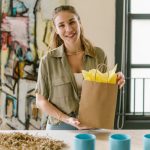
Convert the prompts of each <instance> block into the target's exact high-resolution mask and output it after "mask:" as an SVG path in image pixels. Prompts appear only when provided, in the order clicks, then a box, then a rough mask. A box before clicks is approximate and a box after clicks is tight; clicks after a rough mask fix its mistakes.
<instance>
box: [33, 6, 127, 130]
mask: <svg viewBox="0 0 150 150" xmlns="http://www.w3.org/2000/svg"><path fill="white" fill-rule="evenodd" d="M52 20H53V36H52V39H51V44H50V47H51V49H52V50H51V51H50V52H49V53H47V54H46V55H45V56H44V57H43V58H42V59H41V63H40V67H39V74H38V81H37V86H36V103H37V105H38V107H39V108H40V109H41V110H42V111H43V112H45V113H46V114H48V116H49V117H48V121H47V129H55V130H56V129H63V130H70V129H72V130H74V129H90V128H91V127H89V126H88V125H84V124H81V123H80V122H79V120H78V108H79V101H80V97H81V85H82V81H83V76H82V74H81V72H82V70H87V71H88V70H90V69H93V68H96V67H97V65H98V64H107V57H106V55H105V53H104V51H103V50H102V49H100V48H98V47H94V46H93V45H92V44H91V42H90V41H89V40H87V39H86V38H85V36H84V34H83V28H82V25H81V20H80V17H79V15H78V13H77V12H76V10H75V8H74V7H73V6H70V5H64V6H63V5H62V6H59V7H57V8H55V9H54V12H53V19H52ZM117 81H118V85H119V86H120V87H121V86H123V85H124V75H123V74H121V73H118V80H117Z"/></svg>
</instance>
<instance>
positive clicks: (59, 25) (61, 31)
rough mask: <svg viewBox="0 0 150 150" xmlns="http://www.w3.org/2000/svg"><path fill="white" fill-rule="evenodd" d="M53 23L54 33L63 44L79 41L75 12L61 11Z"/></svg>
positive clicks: (78, 24)
mask: <svg viewBox="0 0 150 150" xmlns="http://www.w3.org/2000/svg"><path fill="white" fill-rule="evenodd" d="M54 23H55V27H56V33H57V34H58V35H59V36H60V38H61V39H62V40H63V41H64V43H65V44H71V43H72V44H74V43H76V42H80V22H79V20H78V18H77V16H76V15H75V14H73V13H70V12H68V11H61V12H59V13H58V14H57V15H56V17H55V19H54Z"/></svg>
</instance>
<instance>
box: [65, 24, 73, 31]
mask: <svg viewBox="0 0 150 150" xmlns="http://www.w3.org/2000/svg"><path fill="white" fill-rule="evenodd" d="M66 31H67V32H70V31H72V26H71V25H69V24H67V25H66Z"/></svg>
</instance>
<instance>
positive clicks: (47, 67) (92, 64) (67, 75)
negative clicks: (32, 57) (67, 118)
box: [35, 45, 107, 124]
mask: <svg viewBox="0 0 150 150" xmlns="http://www.w3.org/2000/svg"><path fill="white" fill-rule="evenodd" d="M98 64H107V57H106V55H105V53H104V52H103V50H102V49H100V48H98V47H94V53H89V52H88V51H86V50H85V55H84V57H83V70H87V71H88V70H90V69H94V68H96V67H97V65H98ZM35 91H36V93H39V94H40V95H42V96H44V97H45V98H46V99H48V100H49V101H50V102H51V103H52V104H53V105H55V106H56V107H57V108H58V109H60V110H61V111H62V112H64V113H65V114H68V115H70V114H72V113H75V114H77V113H78V108H79V100H80V95H79V93H78V88H77V84H76V81H75V78H74V75H73V72H72V71H71V68H70V65H69V63H68V60H67V56H66V54H65V52H64V47H63V45H61V46H59V47H58V48H56V49H54V50H53V51H51V52H48V53H47V54H46V55H45V56H44V57H43V58H42V59H41V62H40V66H39V73H38V80H37V85H36V89H35ZM48 118H49V119H48V121H49V123H50V124H56V123H58V122H59V121H58V120H57V119H55V118H53V117H51V116H49V117H48Z"/></svg>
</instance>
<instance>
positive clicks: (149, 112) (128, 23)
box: [116, 0, 150, 128]
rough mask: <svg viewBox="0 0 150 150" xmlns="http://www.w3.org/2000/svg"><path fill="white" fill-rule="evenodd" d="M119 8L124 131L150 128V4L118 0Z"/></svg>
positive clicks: (118, 58) (118, 55) (118, 52)
mask: <svg viewBox="0 0 150 150" xmlns="http://www.w3.org/2000/svg"><path fill="white" fill-rule="evenodd" d="M116 6H117V7H116V63H119V64H120V69H121V70H123V72H124V74H125V76H126V86H125V89H124V93H123V96H122V97H124V100H125V101H124V105H122V110H123V109H124V110H125V112H123V114H119V115H121V116H122V117H124V121H125V122H124V128H150V1H149V0H121V1H119V0H117V1H116ZM121 24H122V26H120V25H121ZM120 39H121V40H120ZM120 49H121V50H120ZM118 102H120V99H118ZM123 107H124V108H123ZM118 110H119V109H118Z"/></svg>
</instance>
